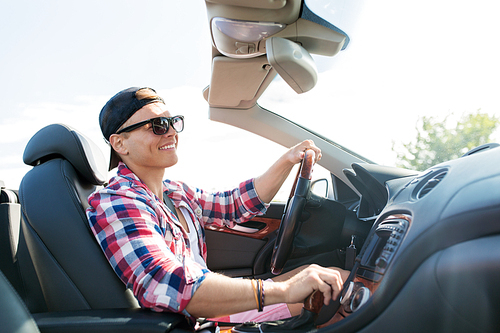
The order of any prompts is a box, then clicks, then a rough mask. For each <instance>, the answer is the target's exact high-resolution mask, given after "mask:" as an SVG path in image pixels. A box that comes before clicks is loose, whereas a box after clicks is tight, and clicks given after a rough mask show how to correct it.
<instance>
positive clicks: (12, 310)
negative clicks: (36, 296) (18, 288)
mask: <svg viewBox="0 0 500 333" xmlns="http://www.w3.org/2000/svg"><path fill="white" fill-rule="evenodd" d="M0 295H2V297H1V298H0V325H1V326H0V327H2V332H5V333H11V332H12V333H13V332H16V333H35V332H40V331H39V330H38V327H37V325H36V323H35V321H34V320H33V317H31V315H30V313H29V312H28V309H27V308H26V307H25V306H24V304H23V302H22V301H21V299H20V298H19V296H18V294H17V293H16V292H15V291H14V289H13V287H12V286H11V285H10V283H9V282H8V281H7V279H6V278H5V276H4V275H3V274H2V273H1V272H0Z"/></svg>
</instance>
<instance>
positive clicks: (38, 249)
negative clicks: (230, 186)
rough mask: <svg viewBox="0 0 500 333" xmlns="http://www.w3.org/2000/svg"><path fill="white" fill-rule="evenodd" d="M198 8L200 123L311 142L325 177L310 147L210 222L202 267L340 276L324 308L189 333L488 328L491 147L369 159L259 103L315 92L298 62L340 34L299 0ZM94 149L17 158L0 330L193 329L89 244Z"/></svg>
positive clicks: (341, 38) (499, 235)
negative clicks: (414, 159)
mask: <svg viewBox="0 0 500 333" xmlns="http://www.w3.org/2000/svg"><path fill="white" fill-rule="evenodd" d="M334 3H336V4H337V5H339V6H341V7H342V6H343V5H345V3H344V2H342V1H335V2H334ZM346 3H347V2H346ZM205 4H206V8H207V13H208V24H209V26H210V32H211V37H212V76H211V81H210V83H209V85H208V86H207V88H206V89H205V90H204V91H203V96H204V98H205V100H206V102H207V103H208V109H209V118H210V119H211V120H213V121H217V122H222V123H225V124H229V125H232V126H235V127H239V128H242V129H244V130H246V131H249V132H252V133H255V134H257V135H259V136H261V137H263V138H266V139H268V140H270V141H273V142H276V143H278V144H280V145H282V146H285V147H290V146H293V145H294V144H296V143H297V142H300V141H301V140H304V139H313V140H314V142H315V143H316V145H317V146H319V147H320V148H321V149H322V154H323V157H322V159H321V161H320V164H321V166H322V167H323V168H325V169H326V170H327V171H328V174H329V176H328V177H327V178H326V179H325V178H320V179H317V178H318V177H315V175H314V169H315V166H314V165H313V163H312V161H313V160H314V158H313V157H312V154H311V153H310V152H308V153H307V154H306V158H305V159H304V161H303V162H302V164H301V166H300V168H299V170H298V172H297V175H296V178H295V182H294V184H293V186H292V189H291V190H290V196H289V198H288V200H287V201H286V202H284V203H280V202H273V203H272V204H271V206H270V208H269V209H268V211H267V213H266V215H264V216H259V217H255V218H254V219H252V220H251V221H249V222H246V223H243V224H242V225H238V226H237V227H235V228H233V229H229V228H213V227H209V228H207V230H206V239H207V245H208V255H209V256H208V266H209V268H210V269H211V270H213V271H217V272H220V273H223V274H226V275H228V276H231V277H244V278H268V277H272V276H273V274H279V273H282V272H287V271H289V270H292V269H294V268H296V267H299V266H301V265H304V264H311V263H316V264H320V265H323V266H337V267H342V268H346V269H348V270H350V272H351V273H350V276H349V279H348V280H347V281H345V283H344V286H343V290H342V293H341V297H339V299H338V300H336V301H335V302H331V303H330V304H329V305H328V306H322V299H321V296H318V295H317V294H312V295H311V296H310V297H308V298H307V299H306V300H305V301H304V310H303V312H302V314H301V315H299V316H297V317H293V318H290V319H286V320H281V321H276V322H267V323H213V322H210V321H206V320H202V319H200V328H198V330H199V331H202V330H204V329H206V330H212V331H213V330H219V329H220V330H227V331H232V332H283V331H296V332H433V331H437V332H498V331H499V330H500V287H499V283H498V281H500V264H499V262H500V223H499V222H498V221H499V220H500V169H499V165H500V149H499V148H498V145H497V144H487V145H484V146H481V147H477V148H476V149H473V150H471V151H469V152H468V153H466V154H465V155H464V156H463V157H461V158H458V159H456V160H452V161H448V162H444V163H441V164H438V165H435V166H434V167H432V168H429V169H428V170H425V171H423V172H417V171H413V170H405V169H400V168H395V167H387V166H382V165H378V164H374V163H372V162H370V161H369V160H367V159H365V158H363V157H361V156H359V155H357V154H355V153H354V152H352V151H350V150H349V149H347V148H345V147H343V146H341V145H339V144H337V143H335V142H333V141H331V140H330V139H328V138H326V137H324V136H322V135H320V134H318V133H315V132H313V131H310V130H309V129H307V128H306V127H304V126H303V125H301V124H298V123H295V122H292V121H290V120H289V119H287V118H285V117H283V116H281V115H278V114H276V113H273V112H272V111H270V110H267V109H265V108H263V107H261V106H260V105H259V103H258V100H259V98H260V97H261V96H262V94H263V93H264V91H265V90H266V89H267V88H268V86H269V85H270V84H272V81H273V80H274V79H275V77H278V78H280V79H282V80H283V81H284V82H286V83H287V84H288V85H289V86H290V88H291V89H293V90H294V91H295V92H297V93H299V94H301V93H306V92H308V91H309V90H311V89H313V88H314V87H315V85H316V81H317V77H318V71H317V67H316V65H315V62H314V59H313V57H312V56H311V54H316V55H321V56H325V57H334V56H335V55H336V54H338V53H339V52H342V50H344V49H345V48H346V47H347V46H348V44H349V42H350V37H349V35H348V31H345V30H344V29H343V27H342V26H340V25H339V24H337V23H336V22H331V21H329V20H327V19H325V18H323V17H322V16H320V15H319V14H321V13H318V12H317V11H314V10H313V9H311V8H309V6H308V2H307V1H305V2H304V1H302V0H206V1H205ZM305 112H307V111H305ZM105 155H108V154H103V153H102V151H101V149H100V148H99V147H97V146H96V145H95V144H94V143H93V142H92V140H91V139H89V138H88V137H87V136H86V135H85V133H81V132H80V131H79V130H78V129H75V128H72V127H70V126H67V125H64V124H51V125H49V126H46V127H43V128H41V129H40V130H39V131H38V132H36V133H33V137H32V138H31V140H30V141H29V143H28V144H27V146H26V148H25V151H24V155H23V160H24V163H26V164H27V165H30V166H32V169H31V170H30V171H29V172H27V174H26V175H25V176H24V178H23V180H22V182H21V184H20V186H19V189H18V190H16V189H8V188H5V186H2V189H1V203H0V213H1V215H0V223H1V226H0V227H1V229H0V237H1V240H0V247H1V251H0V254H1V260H0V264H1V267H0V268H1V271H2V274H0V290H1V293H2V298H1V301H0V322H1V323H0V324H1V331H2V332H38V331H41V332H122V333H123V332H190V331H193V329H192V328H191V326H190V325H188V323H187V321H186V320H185V318H184V317H183V316H181V315H178V314H174V313H156V312H152V311H149V310H147V309H141V308H140V307H139V305H138V303H137V300H136V299H135V298H134V296H133V295H132V293H131V291H130V290H126V289H125V287H124V285H123V284H122V282H121V281H120V280H119V279H118V277H117V276H116V275H115V273H114V271H113V270H112V268H111V267H110V265H109V263H108V262H107V261H106V258H105V257H104V255H103V253H102V251H101V249H100V247H99V246H98V244H97V243H96V242H95V240H94V238H93V235H92V233H91V232H90V230H89V226H88V223H87V220H86V216H85V208H86V207H87V206H88V203H87V197H88V195H89V194H90V193H92V192H93V191H94V190H95V189H96V188H97V187H100V186H103V185H104V184H105V183H106V181H107V180H108V174H107V161H106V159H105V157H104V156H105ZM497 181H498V182H499V184H498V185H499V186H498V187H497V185H495V184H496V182H497ZM0 184H1V183H0Z"/></svg>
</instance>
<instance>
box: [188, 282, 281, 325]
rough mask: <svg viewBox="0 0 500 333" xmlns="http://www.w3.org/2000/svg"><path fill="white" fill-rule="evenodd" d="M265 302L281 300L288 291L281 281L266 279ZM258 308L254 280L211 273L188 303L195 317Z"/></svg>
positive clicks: (267, 303)
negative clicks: (268, 281) (269, 281)
mask: <svg viewBox="0 0 500 333" xmlns="http://www.w3.org/2000/svg"><path fill="white" fill-rule="evenodd" d="M264 288H265V289H264V290H265V303H264V304H265V305H270V304H276V303H282V302H285V301H286V300H285V299H284V297H285V293H284V290H283V287H282V285H281V283H273V282H271V283H265V285H264ZM252 309H257V302H256V299H255V293H254V288H253V287H252V282H251V280H248V279H232V278H228V277H226V276H223V275H219V274H216V273H210V274H208V275H207V276H206V278H205V281H203V283H202V284H201V286H200V287H199V288H198V290H197V291H196V292H195V293H194V295H193V298H191V301H190V302H189V304H188V305H187V307H186V310H187V312H189V313H190V314H191V315H192V316H195V317H203V318H212V317H220V316H225V315H229V314H234V313H238V312H243V311H247V310H252Z"/></svg>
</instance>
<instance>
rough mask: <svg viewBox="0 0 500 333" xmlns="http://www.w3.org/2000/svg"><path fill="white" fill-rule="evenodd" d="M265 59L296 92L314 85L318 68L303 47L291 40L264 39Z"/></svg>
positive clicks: (303, 91)
mask: <svg viewBox="0 0 500 333" xmlns="http://www.w3.org/2000/svg"><path fill="white" fill-rule="evenodd" d="M266 53H267V60H268V61H269V63H270V64H271V66H273V68H274V69H276V71H277V72H278V74H279V75H280V76H281V77H282V78H283V80H285V82H286V83H288V85H289V86H290V87H292V89H293V90H295V92H296V93H297V94H301V93H305V92H307V91H309V90H311V89H312V88H314V86H315V85H316V82H317V81H318V70H317V69H316V64H315V63H314V60H313V58H312V56H311V55H310V54H309V52H307V50H306V49H305V48H303V47H302V46H300V45H299V44H297V43H294V42H292V41H291V40H288V39H285V38H280V37H271V38H269V39H268V40H266Z"/></svg>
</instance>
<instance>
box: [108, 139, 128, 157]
mask: <svg viewBox="0 0 500 333" xmlns="http://www.w3.org/2000/svg"><path fill="white" fill-rule="evenodd" d="M109 144H110V145H111V147H113V149H114V150H115V151H116V152H117V153H118V154H119V155H128V150H127V147H126V145H125V141H124V138H123V137H122V136H121V135H119V134H111V136H110V137H109Z"/></svg>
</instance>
